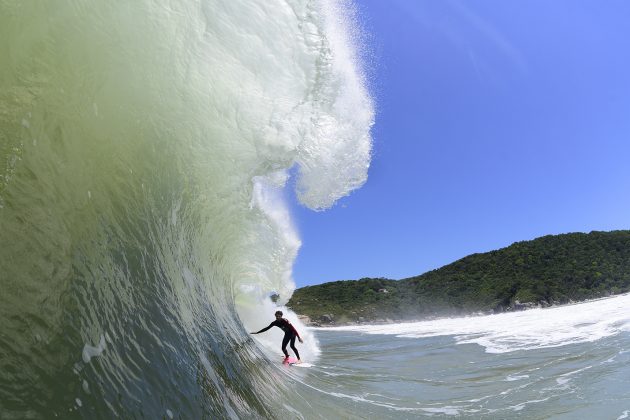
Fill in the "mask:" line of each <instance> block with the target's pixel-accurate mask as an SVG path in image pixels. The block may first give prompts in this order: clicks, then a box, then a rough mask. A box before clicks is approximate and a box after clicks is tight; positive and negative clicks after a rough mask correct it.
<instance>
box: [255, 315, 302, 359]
mask: <svg viewBox="0 0 630 420" xmlns="http://www.w3.org/2000/svg"><path fill="white" fill-rule="evenodd" d="M271 327H278V328H280V329H282V331H284V338H283V339H282V352H283V353H284V355H285V357H289V352H288V351H287V344H288V343H289V341H290V342H291V349H292V350H293V352H294V353H295V356H296V357H297V358H298V359H299V358H300V353H298V351H297V349H296V348H295V338H296V337H298V338H299V337H300V334H298V332H297V330H296V329H295V327H294V326H293V325H291V323H290V322H289V321H288V320H286V319H284V318H280V319H276V320H275V321H273V322H272V323H271V324H269V326H268V327H265V328H263V329H262V330H260V331H258V332H257V333H256V334H260V333H261V332H265V331H267V330H268V329H269V328H271Z"/></svg>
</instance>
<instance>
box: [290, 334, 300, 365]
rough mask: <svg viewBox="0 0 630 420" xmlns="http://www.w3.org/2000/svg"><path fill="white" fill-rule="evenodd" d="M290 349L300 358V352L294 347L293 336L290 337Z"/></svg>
mask: <svg viewBox="0 0 630 420" xmlns="http://www.w3.org/2000/svg"><path fill="white" fill-rule="evenodd" d="M291 349H292V350H293V353H295V357H297V358H298V360H300V353H298V351H297V349H296V348H295V336H293V337H291Z"/></svg>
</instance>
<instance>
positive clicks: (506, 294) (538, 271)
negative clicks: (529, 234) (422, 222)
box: [287, 230, 630, 324]
mask: <svg viewBox="0 0 630 420" xmlns="http://www.w3.org/2000/svg"><path fill="white" fill-rule="evenodd" d="M629 290H630V231H627V230H624V231H613V232H591V233H588V234H586V233H569V234H563V235H549V236H543V237H541V238H537V239H534V240H532V241H524V242H517V243H514V244H512V245H510V246H508V247H506V248H502V249H499V250H496V251H491V252H486V253H482V254H472V255H469V256H467V257H465V258H462V259H460V260H458V261H455V262H454V263H452V264H449V265H446V266H444V267H442V268H439V269H437V270H433V271H430V272H427V273H425V274H422V275H420V276H417V277H412V278H408V279H404V280H388V279H384V278H364V279H361V280H346V281H336V282H331V283H324V284H321V285H316V286H307V287H303V288H300V289H297V290H296V291H295V293H294V294H293V297H292V298H291V299H290V301H289V302H288V304H287V306H289V307H290V308H292V309H293V310H294V311H295V312H297V313H298V314H301V315H306V316H308V317H310V318H311V320H312V321H314V322H318V323H322V324H328V323H334V324H342V323H348V322H387V321H395V320H411V319H423V318H428V317H434V316H446V315H463V314H471V313H478V312H484V313H488V312H502V311H506V310H513V309H521V308H525V307H531V306H539V305H540V306H548V305H551V304H563V303H568V302H571V301H580V300H585V299H591V298H597V297H602V296H608V295H611V294H618V293H624V292H627V291H629Z"/></svg>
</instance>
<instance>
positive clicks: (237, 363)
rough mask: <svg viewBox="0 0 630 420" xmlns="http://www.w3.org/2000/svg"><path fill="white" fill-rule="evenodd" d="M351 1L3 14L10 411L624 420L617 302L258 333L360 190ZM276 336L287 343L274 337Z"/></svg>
mask: <svg viewBox="0 0 630 420" xmlns="http://www.w3.org/2000/svg"><path fill="white" fill-rule="evenodd" d="M362 54H363V52H362V51H361V32H360V28H358V26H357V24H356V18H355V17H354V12H353V6H352V4H351V3H350V2H344V1H332V0H331V1H324V0H322V1H306V0H304V1H301V0H293V1H276V0H265V1H254V0H247V1H239V0H229V1H219V0H214V1H211V0H199V1H195V2H193V1H183V0H169V1H160V0H152V1H148V0H137V1H132V2H120V1H113V2H112V1H110V2H103V1H100V2H96V1H89V0H72V1H57V0H34V1H20V0H0V57H2V61H1V65H0V418H1V419H3V420H4V419H49V418H63V419H68V418H88V419H110V418H124V419H135V418H151V419H154V418H164V419H173V418H182V419H204V418H207V419H216V418H271V419H276V418H282V419H284V418H303V419H311V418H313V419H335V418H344V419H346V418H347V419H354V418H357V419H363V418H422V417H428V416H432V417H438V418H439V417H454V416H458V417H461V416H467V417H471V418H515V417H519V416H520V417H523V418H550V417H552V418H585V417H591V418H612V419H623V418H627V417H628V416H629V415H630V403H629V398H630V397H629V391H628V390H629V389H630V386H629V384H628V378H629V377H630V375H629V373H630V372H629V368H628V366H629V365H630V364H629V363H628V362H629V353H628V350H629V348H630V346H629V344H630V338H629V336H628V313H629V312H628V311H627V310H626V309H625V308H627V307H628V303H629V302H628V296H622V297H617V298H612V299H607V300H601V301H597V302H591V303H588V304H584V305H575V306H571V307H566V308H553V309H546V310H544V311H543V310H541V311H527V312H523V313H518V314H516V313H515V314H504V315H496V316H493V317H482V318H462V319H452V320H436V321H431V322H425V323H417V324H403V325H396V326H387V327H383V326H373V327H351V328H344V329H337V330H335V329H327V330H314V329H307V328H305V327H304V326H302V325H301V324H300V323H299V321H298V320H297V317H296V315H295V314H293V313H292V312H290V311H288V310H287V317H288V318H289V319H291V320H292V321H293V322H294V323H295V325H296V326H297V327H298V329H299V330H300V331H301V332H302V335H303V336H304V338H305V343H304V344H301V345H299V348H300V351H301V353H302V356H303V359H304V360H306V361H308V362H310V363H312V364H313V366H312V367H310V368H298V367H286V366H282V365H281V364H280V356H281V353H280V349H279V343H280V338H281V335H280V332H279V331H273V330H272V331H269V332H267V333H265V334H261V335H257V336H251V335H250V334H249V333H248V332H249V331H253V330H257V329H260V328H262V327H263V326H265V325H267V324H268V323H269V322H270V321H271V320H272V317H273V312H274V311H275V309H276V307H275V305H274V304H273V303H272V302H271V300H270V299H269V294H270V293H271V292H272V291H273V292H277V293H278V294H279V295H280V301H279V304H280V305H282V304H283V303H284V302H286V300H287V299H288V298H289V296H290V294H291V292H292V290H293V289H294V283H293V280H292V278H291V267H292V264H293V260H294V258H295V255H296V253H297V252H298V249H299V246H300V239H299V237H298V235H297V234H296V232H295V230H294V229H293V227H292V223H291V220H290V215H289V212H288V210H287V206H286V204H285V194H286V189H288V188H295V189H296V191H297V197H298V198H299V200H300V201H301V202H302V203H303V204H304V205H305V206H308V207H310V208H313V209H315V210H319V209H325V208H327V207H329V206H331V205H332V204H333V203H334V202H335V200H337V199H338V198H339V197H341V196H343V195H345V194H347V193H349V192H350V191H352V190H353V189H355V188H358V187H360V186H361V185H362V183H363V182H365V180H366V176H367V170H368V167H369V164H370V153H371V138H370V128H371V126H372V124H373V119H374V105H373V104H372V100H371V98H370V95H369V92H368V90H367V89H366V83H367V81H366V80H365V76H364V73H363V71H362V67H361V60H360V58H361V56H362ZM275 330H277V329H275Z"/></svg>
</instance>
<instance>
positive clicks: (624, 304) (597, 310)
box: [330, 294, 630, 353]
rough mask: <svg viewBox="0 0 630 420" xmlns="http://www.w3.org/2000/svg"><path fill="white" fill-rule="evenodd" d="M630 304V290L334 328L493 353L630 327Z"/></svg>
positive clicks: (576, 340)
mask: <svg viewBox="0 0 630 420" xmlns="http://www.w3.org/2000/svg"><path fill="white" fill-rule="evenodd" d="M629 305H630V294H625V295H620V296H616V297H611V298H606V299H599V300H594V301H589V302H585V303H579V304H574V305H566V306H557V307H552V308H546V309H532V310H528V311H522V312H508V313H502V314H496V315H487V316H478V317H466V318H443V319H436V320H432V321H422V322H413V323H404V324H392V325H365V326H346V327H335V328H330V329H333V330H342V331H343V330H346V331H361V332H365V333H368V334H391V335H396V336H398V337H408V338H420V337H433V336H453V337H454V339H455V341H456V342H457V344H478V345H480V346H482V347H484V348H485V349H486V352H488V353H507V352H512V351H517V350H533V349H539V348H547V347H559V346H564V345H568V344H574V343H583V342H589V341H596V340H599V339H602V338H605V337H610V336H613V335H616V334H619V333H620V332H623V331H630V312H628V306H629Z"/></svg>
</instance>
